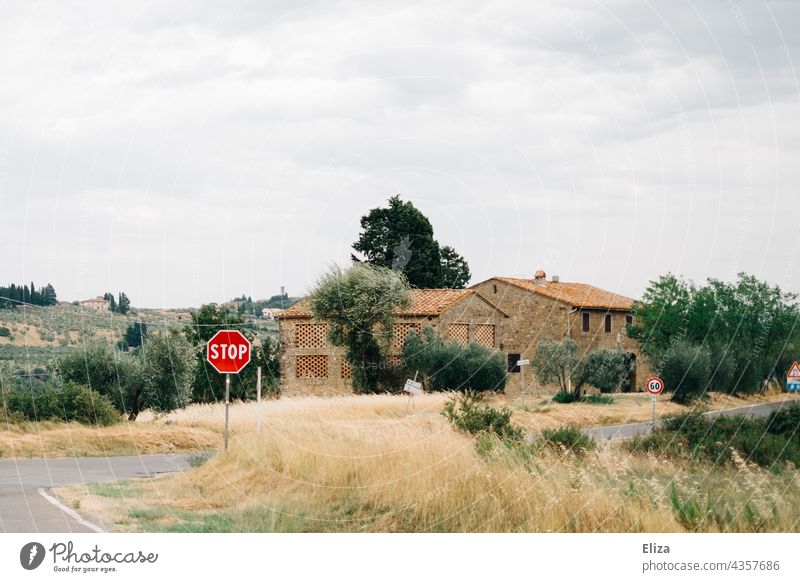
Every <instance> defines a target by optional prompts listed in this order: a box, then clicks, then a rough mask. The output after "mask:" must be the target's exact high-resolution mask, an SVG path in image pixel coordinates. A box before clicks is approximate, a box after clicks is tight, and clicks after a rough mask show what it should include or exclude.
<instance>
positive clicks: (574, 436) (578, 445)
mask: <svg viewBox="0 0 800 582" xmlns="http://www.w3.org/2000/svg"><path fill="white" fill-rule="evenodd" d="M542 439H543V440H544V442H545V443H546V444H547V445H548V446H549V447H551V448H554V449H557V450H563V449H566V450H568V451H572V452H573V453H575V454H582V453H584V452H586V451H590V450H592V449H593V448H594V441H593V440H592V439H590V438H589V437H588V436H586V435H585V434H583V433H582V432H581V430H580V429H579V428H575V427H574V426H562V427H561V428H545V429H542Z"/></svg>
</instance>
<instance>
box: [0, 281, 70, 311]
mask: <svg viewBox="0 0 800 582" xmlns="http://www.w3.org/2000/svg"><path fill="white" fill-rule="evenodd" d="M56 303H58V298H57V296H56V290H55V288H54V287H53V285H51V284H50V283H48V284H47V285H45V286H44V287H39V288H38V289H37V288H36V285H34V283H33V281H31V284H30V286H29V285H15V284H14V283H12V284H11V285H9V286H8V287H0V308H6V309H7V308H12V307H15V306H17V305H22V304H28V305H40V306H43V307H47V306H50V305H55V304H56Z"/></svg>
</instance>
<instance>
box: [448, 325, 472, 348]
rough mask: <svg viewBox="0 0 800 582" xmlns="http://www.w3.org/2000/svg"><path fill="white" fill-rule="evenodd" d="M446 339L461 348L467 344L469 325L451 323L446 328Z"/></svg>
mask: <svg viewBox="0 0 800 582" xmlns="http://www.w3.org/2000/svg"><path fill="white" fill-rule="evenodd" d="M447 339H449V340H450V341H453V342H456V343H457V344H460V345H462V346H465V345H467V344H468V343H469V324H468V323H451V324H450V327H448V328H447Z"/></svg>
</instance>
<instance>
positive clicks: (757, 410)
mask: <svg viewBox="0 0 800 582" xmlns="http://www.w3.org/2000/svg"><path fill="white" fill-rule="evenodd" d="M792 404H793V403H792V401H791V400H782V401H781V402H768V403H766V404H753V405H752V406H742V407H740V408H729V409H727V410H714V411H712V412H706V413H705V414H703V416H746V417H748V418H757V417H759V416H767V415H768V414H769V413H770V412H772V411H774V410H780V409H781V408H785V407H788V406H791V405H792ZM656 426H658V423H656ZM652 428H653V423H652V422H635V423H631V424H614V425H611V426H598V427H594V428H587V429H586V430H584V431H583V434H585V435H587V436H589V437H592V438H593V439H595V440H610V439H626V438H630V437H633V436H636V435H639V434H647V433H649V432H650V431H651V430H652Z"/></svg>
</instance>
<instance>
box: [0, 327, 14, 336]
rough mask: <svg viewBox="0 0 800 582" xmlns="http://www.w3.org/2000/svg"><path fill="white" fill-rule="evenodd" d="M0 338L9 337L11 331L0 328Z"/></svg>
mask: <svg viewBox="0 0 800 582" xmlns="http://www.w3.org/2000/svg"><path fill="white" fill-rule="evenodd" d="M0 337H11V330H10V329H8V328H7V327H3V326H0Z"/></svg>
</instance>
